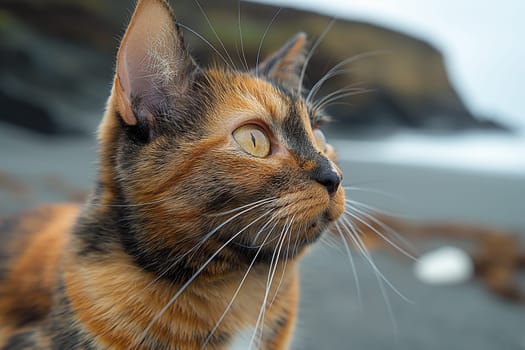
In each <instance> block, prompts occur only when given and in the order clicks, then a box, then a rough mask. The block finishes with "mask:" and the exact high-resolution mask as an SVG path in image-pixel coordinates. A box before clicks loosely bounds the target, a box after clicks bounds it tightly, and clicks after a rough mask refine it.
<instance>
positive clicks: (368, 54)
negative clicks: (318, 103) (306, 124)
mask: <svg viewBox="0 0 525 350" xmlns="http://www.w3.org/2000/svg"><path fill="white" fill-rule="evenodd" d="M388 53H389V51H384V50H374V51H368V52H363V53H360V54H357V55H354V56H351V57H348V58H346V59H344V60H342V61H341V62H339V63H337V64H336V65H334V66H333V67H332V68H330V70H328V72H326V73H325V75H324V76H323V77H322V78H321V79H319V80H318V81H317V83H315V85H314V86H313V87H312V89H311V90H310V92H309V93H308V96H307V97H306V101H307V102H310V101H311V100H312V99H313V98H314V97H315V95H316V94H317V92H318V91H319V90H320V88H321V86H322V85H323V84H324V83H325V82H326V81H327V80H328V79H331V78H332V77H334V76H336V75H339V74H344V73H345V72H349V70H348V69H343V70H341V69H339V68H341V67H343V66H345V65H347V64H349V63H353V62H355V61H358V60H361V59H363V58H368V57H371V56H377V55H381V54H388Z"/></svg>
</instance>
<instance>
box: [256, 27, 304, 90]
mask: <svg viewBox="0 0 525 350" xmlns="http://www.w3.org/2000/svg"><path fill="white" fill-rule="evenodd" d="M306 51H307V38H306V34H305V33H302V32H300V33H297V34H295V36H293V37H292V38H291V39H290V40H288V42H287V43H286V44H284V46H283V47H282V48H280V49H279V50H278V51H276V52H275V53H273V54H272V55H271V56H270V57H268V58H267V59H265V60H264V61H263V62H262V63H261V64H260V65H259V68H258V73H259V74H262V75H264V76H266V77H267V78H268V79H270V80H273V81H276V82H278V83H280V84H282V85H284V86H285V87H287V88H289V89H291V90H294V91H295V90H297V88H298V87H299V79H300V75H301V69H302V67H303V64H304V62H305V58H306Z"/></svg>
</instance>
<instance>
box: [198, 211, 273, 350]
mask: <svg viewBox="0 0 525 350" xmlns="http://www.w3.org/2000/svg"><path fill="white" fill-rule="evenodd" d="M269 222H271V221H268V222H267V223H266V224H265V225H264V226H263V227H262V228H261V229H260V230H259V232H257V234H259V233H260V232H262V231H263V230H264V229H265V228H266V227H267V226H268V223H269ZM274 229H275V225H274V226H273V227H272V228H271V229H270V230H269V231H268V232H267V233H266V236H265V237H264V239H263V243H262V244H261V246H260V247H259V248H258V249H257V252H256V253H255V256H254V257H253V259H252V261H251V263H250V265H249V266H248V268H247V270H246V273H245V274H244V276H243V277H242V279H241V281H240V282H239V286H238V287H237V289H236V290H235V292H234V293H233V296H232V298H231V300H230V302H229V303H228V305H227V306H226V308H225V310H224V312H223V313H222V315H221V316H220V317H219V319H218V320H217V322H216V323H215V326H214V327H213V328H212V330H211V331H210V333H209V335H208V337H207V338H206V340H205V341H204V344H203V345H202V346H201V350H202V349H204V348H205V347H206V345H207V344H208V343H209V341H210V340H211V338H212V337H213V334H214V333H215V331H216V330H217V328H219V325H220V324H221V322H222V320H223V319H224V317H226V315H227V314H228V311H230V309H231V307H232V305H233V303H234V301H235V299H236V298H237V295H238V294H239V292H240V290H241V288H242V286H243V285H244V281H245V280H246V278H247V277H248V274H249V273H250V271H251V269H252V267H253V265H254V264H255V262H256V261H257V257H258V256H259V254H260V252H261V250H262V248H263V246H264V244H265V243H266V241H267V239H268V238H269V237H270V235H271V234H272V231H273V230H274Z"/></svg>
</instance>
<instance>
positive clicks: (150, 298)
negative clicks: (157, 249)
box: [63, 237, 296, 349]
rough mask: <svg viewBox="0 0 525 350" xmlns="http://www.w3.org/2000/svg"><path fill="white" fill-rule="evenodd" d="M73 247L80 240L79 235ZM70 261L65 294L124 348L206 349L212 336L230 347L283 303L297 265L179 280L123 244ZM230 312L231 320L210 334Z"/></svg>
mask: <svg viewBox="0 0 525 350" xmlns="http://www.w3.org/2000/svg"><path fill="white" fill-rule="evenodd" d="M72 244H73V245H78V244H79V242H78V238H77V237H74V238H73V241H72ZM77 251H78V250H77ZM63 266H64V271H63V280H64V291H65V293H66V295H67V297H68V299H69V305H70V307H71V309H72V310H73V312H74V313H75V316H76V318H77V319H78V320H79V321H80V325H81V327H82V329H83V333H85V334H86V336H87V337H88V338H92V339H93V341H94V343H96V344H100V345H101V346H102V347H114V348H117V349H118V348H122V349H130V348H134V346H136V347H137V348H151V349H154V348H169V345H170V344H188V346H187V348H188V349H193V348H195V349H198V348H200V347H199V344H202V343H203V342H204V341H208V342H210V343H209V344H210V346H211V345H216V347H217V348H222V343H224V342H227V341H229V339H230V338H231V337H233V336H234V334H235V332H232V329H236V328H237V330H238V331H240V330H242V329H241V328H243V327H253V326H254V325H255V324H256V323H257V319H258V317H259V316H260V310H261V306H262V305H263V304H264V303H266V304H267V305H269V304H270V303H272V302H274V300H277V301H276V302H277V303H278V302H280V301H279V299H280V298H278V297H276V295H279V293H281V292H282V293H286V292H287V290H288V289H289V285H290V283H293V282H294V279H295V278H296V265H295V263H294V262H293V261H288V262H286V264H284V262H278V263H277V264H276V265H275V266H274V269H273V270H271V269H270V268H269V266H266V265H262V264H261V265H257V266H252V267H251V270H250V271H249V273H247V272H248V269H247V270H246V271H235V272H229V273H222V274H216V275H214V277H213V279H210V278H209V277H210V275H207V276H206V277H203V276H199V277H197V278H195V279H194V280H192V281H191V283H183V284H181V283H173V282H172V281H169V280H166V279H163V278H159V277H158V276H155V275H154V274H152V273H150V272H147V271H144V270H143V269H141V268H140V267H139V266H137V264H136V263H135V262H134V261H133V259H132V258H131V257H130V256H129V255H128V254H127V253H126V252H125V251H123V250H118V249H113V250H112V251H111V252H110V253H108V254H106V255H98V256H96V255H89V254H88V255H80V254H70V255H68V256H66V258H65V261H64V265H63ZM272 273H273V274H272ZM269 279H270V280H271V283H269V284H268V280H269ZM268 286H269V287H268ZM181 291H183V292H182V293H181ZM227 309H229V312H228V313H227V317H226V318H225V319H224V320H222V322H221V326H220V327H218V328H217V330H216V332H214V334H213V335H212V336H210V335H209V332H210V331H211V330H212V329H214V328H215V325H216V323H217V321H218V320H220V319H221V318H222V314H223V313H224V311H225V310H227ZM203 315H206V317H203ZM195 324H198V325H199V327H195ZM174 325H176V326H174ZM239 325H242V327H240V326H239ZM137 330H144V332H140V331H137ZM226 330H228V331H226ZM214 343H216V344H214ZM139 344H141V345H140V346H139ZM211 348H214V346H211Z"/></svg>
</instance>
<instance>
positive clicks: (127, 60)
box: [113, 0, 196, 125]
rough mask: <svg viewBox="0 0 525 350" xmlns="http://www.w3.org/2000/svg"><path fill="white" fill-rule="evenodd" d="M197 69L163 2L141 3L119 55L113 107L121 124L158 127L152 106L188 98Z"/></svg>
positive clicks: (144, 1)
mask: <svg viewBox="0 0 525 350" xmlns="http://www.w3.org/2000/svg"><path fill="white" fill-rule="evenodd" d="M195 67H196V66H195V63H194V61H193V59H192V58H191V56H190V54H189V52H188V50H187V49H186V47H185V45H184V39H183V36H182V32H181V31H180V30H179V28H178V26H177V25H176V20H175V16H174V14H173V11H172V10H171V9H170V7H169V5H168V3H167V2H166V1H164V0H139V1H138V3H137V6H136V8H135V11H134V13H133V16H132V18H131V21H130V23H129V25H128V28H127V29H126V33H125V34H124V37H123V39H122V42H121V44H120V48H119V51H118V54H117V65H116V74H115V80H114V90H113V91H114V97H115V99H114V101H115V104H116V107H117V110H118V112H119V114H120V116H121V118H122V120H123V121H124V122H125V123H126V124H127V125H136V124H137V123H138V119H139V118H146V119H147V120H146V121H147V122H148V123H154V122H155V120H154V115H153V114H152V113H151V110H152V109H151V107H152V106H158V105H162V104H168V103H170V102H171V100H172V99H177V98H182V96H184V94H185V93H187V91H188V89H189V86H190V80H191V72H192V70H193V69H195Z"/></svg>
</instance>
